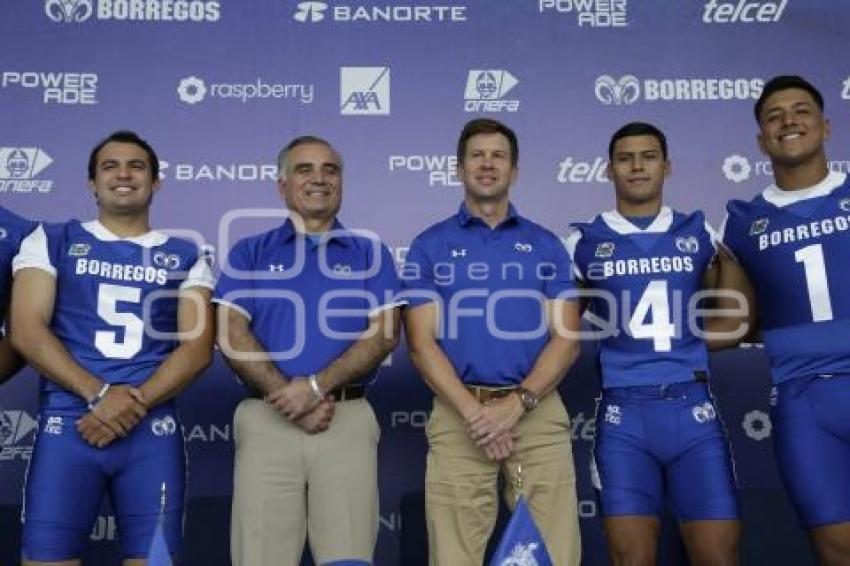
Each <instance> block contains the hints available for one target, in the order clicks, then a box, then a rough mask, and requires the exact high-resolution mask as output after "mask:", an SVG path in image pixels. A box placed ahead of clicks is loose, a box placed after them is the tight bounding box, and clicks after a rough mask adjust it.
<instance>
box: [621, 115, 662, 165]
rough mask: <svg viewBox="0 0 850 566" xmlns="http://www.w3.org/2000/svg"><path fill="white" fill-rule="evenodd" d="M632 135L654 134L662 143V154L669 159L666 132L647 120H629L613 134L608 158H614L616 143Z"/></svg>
mask: <svg viewBox="0 0 850 566" xmlns="http://www.w3.org/2000/svg"><path fill="white" fill-rule="evenodd" d="M632 136H652V137H654V138H655V139H657V140H658V143H659V144H660V145H661V155H662V156H663V157H664V159H667V138H666V137H665V136H664V132H662V131H661V130H659V129H658V128H656V127H655V126H653V125H652V124H648V123H646V122H629V123H628V124H626V125H625V126H623V127H622V128H620V129H619V130H617V131H616V132H614V135H613V136H611V141H610V142H608V159H614V145H615V144H616V143H617V142H618V141H619V140H621V139H623V138H630V137H632Z"/></svg>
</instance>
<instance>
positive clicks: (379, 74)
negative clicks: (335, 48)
mask: <svg viewBox="0 0 850 566" xmlns="http://www.w3.org/2000/svg"><path fill="white" fill-rule="evenodd" d="M339 99H340V114H342V115H344V116H346V115H348V116H352V115H353V116H356V115H388V114H389V113H390V68H389V67H340V85H339Z"/></svg>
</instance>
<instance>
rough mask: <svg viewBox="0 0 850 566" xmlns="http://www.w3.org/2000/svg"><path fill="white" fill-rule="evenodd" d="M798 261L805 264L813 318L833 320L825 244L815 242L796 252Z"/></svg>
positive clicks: (816, 319)
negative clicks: (824, 252)
mask: <svg viewBox="0 0 850 566" xmlns="http://www.w3.org/2000/svg"><path fill="white" fill-rule="evenodd" d="M794 259H795V260H797V263H802V264H803V269H804V270H805V273H806V288H807V289H808V291H809V305H810V306H811V307H812V320H813V321H815V322H824V321H827V320H832V301H831V300H830V299H829V283H828V282H827V279H826V263H825V262H824V260H823V246H822V245H820V244H813V245H811V246H806V247H805V248H801V249H799V250H797V251H796V252H794Z"/></svg>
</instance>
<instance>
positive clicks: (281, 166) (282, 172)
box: [277, 135, 342, 179]
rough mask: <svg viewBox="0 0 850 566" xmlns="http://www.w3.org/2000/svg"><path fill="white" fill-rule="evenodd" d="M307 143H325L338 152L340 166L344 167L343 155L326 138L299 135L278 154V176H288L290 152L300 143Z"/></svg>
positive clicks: (280, 177)
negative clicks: (287, 165)
mask: <svg viewBox="0 0 850 566" xmlns="http://www.w3.org/2000/svg"><path fill="white" fill-rule="evenodd" d="M307 144H319V145H324V146H327V147H328V148H330V150H331V151H333V152H334V154H336V157H337V159H339V165H340V168H341V167H342V156H340V154H339V152H338V151H337V150H336V148H334V146H332V145H331V144H330V142H329V141H328V140H326V139H324V138H320V137H319V136H311V135H306V136H298V137H297V138H295V139H293V140H292V141H291V142H289V143H288V144H286V145H285V146H284V148H283V149H281V150H280V152H279V153H278V154H277V178H278V179H285V178H286V161H287V159H288V158H289V152H291V151H292V150H293V149H295V148H296V147H298V146H299V145H307Z"/></svg>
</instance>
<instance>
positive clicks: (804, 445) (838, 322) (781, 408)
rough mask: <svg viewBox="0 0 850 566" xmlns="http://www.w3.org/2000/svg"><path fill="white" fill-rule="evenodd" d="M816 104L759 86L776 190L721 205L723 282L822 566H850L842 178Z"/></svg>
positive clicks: (779, 84) (846, 211)
mask: <svg viewBox="0 0 850 566" xmlns="http://www.w3.org/2000/svg"><path fill="white" fill-rule="evenodd" d="M823 108H824V102H823V96H822V95H821V94H820V92H818V90H817V89H816V88H815V87H814V86H812V85H811V84H810V83H809V82H808V81H806V80H805V79H803V78H801V77H798V76H788V75H785V76H778V77H775V78H773V79H771V80H770V81H768V82H767V83H766V84H765V86H764V89H763V91H762V94H761V96H760V97H759V99H758V101H757V102H756V104H755V118H756V121H757V122H758V126H759V134H758V143H759V147H760V148H761V150H762V151H763V152H764V153H765V154H766V155H767V156H768V158H770V162H771V165H772V166H773V176H774V184H772V185H771V186H769V187H767V188H766V189H765V190H764V191H762V192H761V193H760V194H759V195H757V196H756V197H755V198H753V199H752V200H750V201H746V202H745V201H738V200H733V201H730V202H729V203H728V204H727V207H726V208H727V216H726V220H725V221H724V227H723V229H722V230H721V232H722V241H723V244H724V245H725V248H726V249H728V250H729V251H730V252H731V254H732V255H733V256H734V258H735V259H736V260H737V262H738V265H740V266H741V267H743V270H744V272H745V273H743V272H741V271H740V270H737V271H732V270H727V269H726V266H725V265H724V266H723V267H721V285H723V286H724V287H730V288H737V289H740V290H741V291H742V292H750V293H752V292H754V293H755V301H754V302H753V303H752V305H753V307H755V305H756V304H757V305H758V312H757V313H756V312H755V308H753V309H751V312H750V322H754V321H755V320H756V319H757V320H758V323H759V324H758V326H759V328H760V329H761V332H762V334H763V339H764V346H765V352H766V353H767V356H768V358H769V360H770V366H771V374H772V379H773V383H774V388H773V395H772V396H771V397H772V405H773V406H772V409H771V418H772V421H773V430H774V449H775V452H776V457H777V461H778V464H779V471H780V474H781V476H782V479H783V482H784V483H785V486H786V489H787V490H788V493H789V495H790V498H791V501H792V503H793V504H794V507H795V509H796V511H797V515H798V517H799V520H800V522H801V524H802V525H803V526H804V527H805V528H806V529H807V530H808V531H809V534H810V538H811V541H812V543H813V546H814V548H815V551H816V553H817V555H818V557H819V560H820V563H821V564H825V565H829V566H834V565H839V564H841V565H846V564H850V413H848V411H847V407H849V406H850V343H848V341H847V336H848V335H850V293H847V292H846V291H843V285H844V282H845V281H846V280H847V279H848V278H850V182H848V179H847V174H846V173H839V172H837V171H830V168H829V165H828V162H827V159H826V152H825V149H824V144H825V142H826V140H827V138H828V137H829V122H828V121H827V119H826V118H825V117H824V114H823ZM750 282H751V284H752V288H751V289H750Z"/></svg>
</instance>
